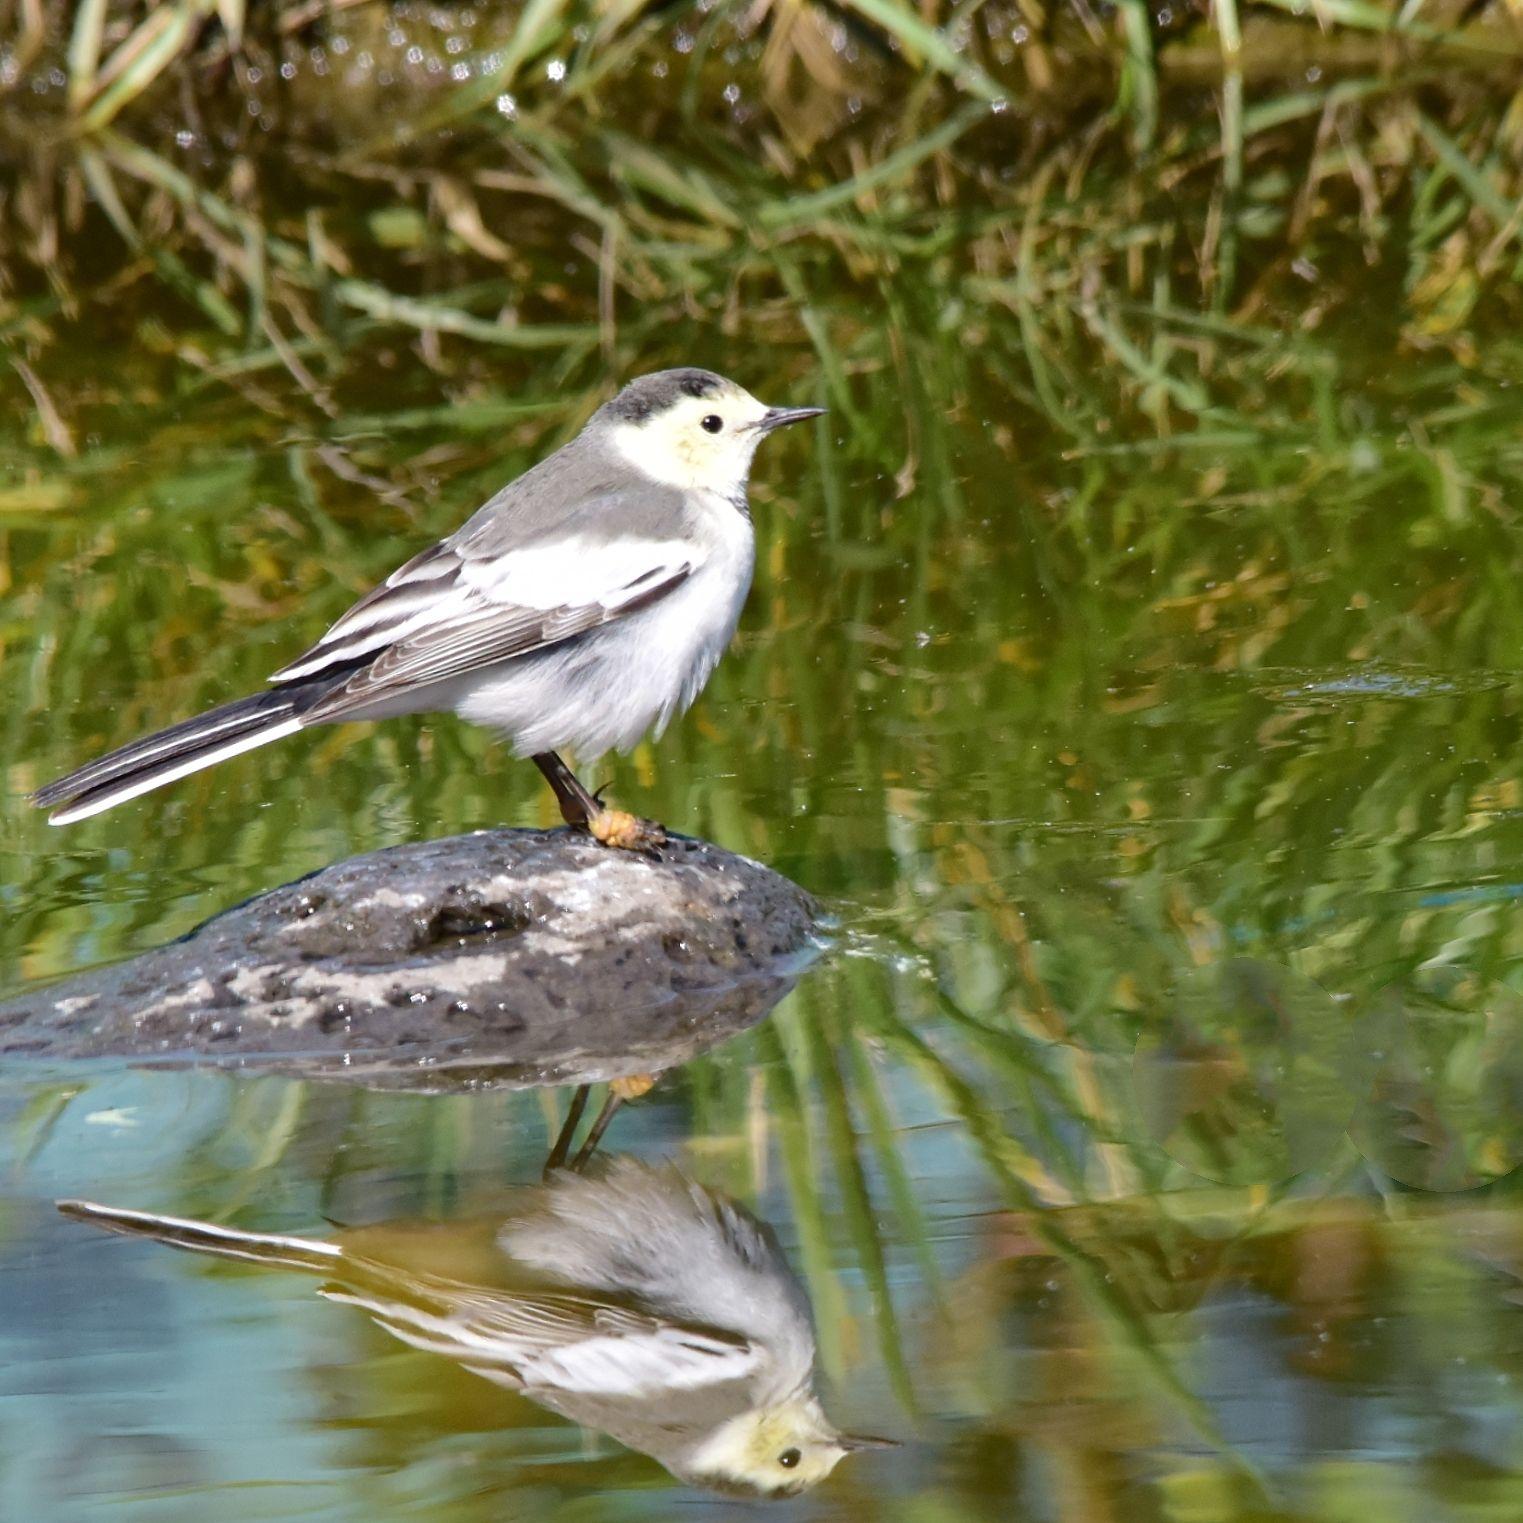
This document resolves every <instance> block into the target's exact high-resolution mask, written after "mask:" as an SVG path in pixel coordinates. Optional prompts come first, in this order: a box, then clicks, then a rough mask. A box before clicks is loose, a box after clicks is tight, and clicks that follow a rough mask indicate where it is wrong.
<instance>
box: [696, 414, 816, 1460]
mask: <svg viewBox="0 0 1523 1523" xmlns="http://www.w3.org/2000/svg"><path fill="white" fill-rule="evenodd" d="M703 426H704V428H705V429H706V430H707V431H708V432H709V433H711V434H717V433H718V432H719V430H720V429H722V428H723V427H724V419H723V418H721V417H720V416H719V414H718V413H717V412H711V413H710V414H709V415H708V417H706V418H705V419H704V420H703ZM788 1453H789V1454H792V1453H794V1451H793V1450H792V1449H790V1450H789V1451H788ZM793 1463H794V1464H795V1465H796V1464H798V1461H797V1460H794V1462H793Z"/></svg>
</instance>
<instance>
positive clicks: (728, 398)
mask: <svg viewBox="0 0 1523 1523" xmlns="http://www.w3.org/2000/svg"><path fill="white" fill-rule="evenodd" d="M766 415H767V408H766V407H765V406H764V405H763V404H762V403H760V402H758V401H757V400H756V398H755V397H753V396H752V395H751V393H750V392H749V391H746V390H744V389H743V388H741V387H739V386H736V385H733V384H730V383H726V385H724V386H723V387H721V388H719V389H718V390H716V391H714V392H712V393H710V395H708V396H706V397H682V398H680V399H679V400H678V401H677V402H675V403H673V404H672V406H670V407H668V408H665V409H664V410H663V411H661V412H659V413H656V414H654V415H653V416H651V417H649V418H645V419H643V420H642V421H641V422H639V423H621V424H620V425H619V426H618V428H617V429H616V430H615V431H614V436H613V437H614V443H615V445H616V447H617V448H618V450H619V451H620V453H621V454H622V455H623V456H624V458H625V459H626V460H628V461H629V463H630V464H631V465H632V466H633V467H634V468H635V469H636V470H637V471H639V472H640V473H641V474H642V475H644V476H647V477H649V478H650V479H651V480H652V481H659V482H661V483H663V484H664V485H666V486H674V487H680V488H681V489H682V490H684V491H709V492H718V493H719V494H720V495H721V496H725V497H731V496H734V495H735V494H736V493H737V492H738V491H740V490H742V489H743V488H744V487H745V484H746V478H747V476H748V475H749V474H750V472H751V457H752V456H753V455H754V454H755V453H756V446H757V445H758V444H759V443H760V442H761V439H762V436H763V430H762V429H761V428H760V427H759V425H760V423H761V421H762V419H763V418H765V417H766Z"/></svg>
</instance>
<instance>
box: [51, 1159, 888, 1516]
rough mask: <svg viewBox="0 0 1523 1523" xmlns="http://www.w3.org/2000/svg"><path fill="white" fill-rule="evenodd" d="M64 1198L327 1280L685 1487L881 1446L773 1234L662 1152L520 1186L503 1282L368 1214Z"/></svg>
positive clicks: (384, 1321)
mask: <svg viewBox="0 0 1523 1523" xmlns="http://www.w3.org/2000/svg"><path fill="white" fill-rule="evenodd" d="M58 1209H59V1210H60V1211H62V1212H64V1213H65V1214H66V1215H68V1216H71V1217H75V1218H77V1219H79V1220H81V1221H86V1222H90V1223H93V1224H94V1225H95V1226H98V1227H104V1228H106V1229H107V1230H108V1231H112V1232H122V1233H127V1234H129V1235H132V1236H138V1237H149V1238H154V1239H156V1240H158V1241H160V1242H164V1243H170V1244H173V1245H174V1246H175V1247H177V1248H189V1249H193V1250H195V1251H197V1252H201V1253H210V1254H216V1255H219V1256H221V1257H224V1258H233V1259H250V1260H253V1261H254V1262H256V1263H261V1264H276V1265H282V1266H284V1267H286V1268H289V1269H302V1270H307V1271H310V1272H311V1273H314V1274H318V1275H321V1276H323V1277H324V1279H325V1281H326V1282H327V1283H325V1284H324V1285H323V1286H322V1288H321V1290H320V1292H319V1294H321V1295H323V1296H326V1297H327V1298H328V1299H329V1300H333V1301H341V1302H344V1303H346V1304H348V1305H350V1306H358V1307H360V1308H362V1309H363V1310H365V1311H367V1312H369V1313H370V1315H371V1316H372V1317H373V1318H374V1319H375V1321H376V1322H378V1323H379V1324H380V1325H381V1326H382V1327H383V1328H385V1329H386V1330H387V1331H388V1332H390V1333H393V1334H395V1335H396V1336H397V1337H398V1338H401V1339H402V1340H403V1341H404V1342H407V1343H410V1344H412V1345H413V1346H414V1347H417V1348H421V1349H426V1350H428V1351H429V1352H431V1353H438V1354H445V1355H447V1356H449V1357H450V1358H453V1359H457V1360H459V1361H460V1362H461V1363H462V1364H464V1365H465V1366H466V1367H467V1368H468V1369H471V1370H473V1371H475V1372H476V1373H477V1374H478V1375H484V1376H485V1377H486V1378H487V1379H488V1380H492V1381H496V1382H497V1383H498V1384H499V1385H504V1386H507V1387H509V1388H510V1389H512V1390H516V1391H521V1392H522V1393H523V1394H524V1395H525V1396H527V1397H529V1398H530V1399H531V1400H533V1401H536V1402H538V1403H539V1404H540V1405H541V1406H544V1407H548V1408H549V1409H550V1410H551V1411H552V1412H557V1413H559V1414H560V1415H561V1416H563V1417H568V1418H570V1419H571V1420H572V1421H573V1422H577V1423H581V1424H583V1425H584V1426H585V1427H588V1428H595V1429H597V1430H599V1431H600V1432H603V1433H607V1434H610V1435H612V1436H613V1437H614V1438H616V1439H618V1440H619V1442H620V1443H622V1444H625V1445H627V1446H628V1447H629V1448H631V1449H637V1450H639V1451H640V1452H642V1453H644V1454H649V1455H650V1456H652V1458H654V1459H656V1460H659V1461H660V1463H661V1464H663V1465H664V1466H665V1467H666V1468H667V1469H668V1470H669V1471H670V1472H671V1473H672V1474H673V1475H675V1476H677V1477H678V1478H679V1479H680V1480H683V1481H686V1482H688V1483H689V1484H692V1485H698V1486H706V1487H710V1488H713V1489H718V1490H725V1491H743V1492H747V1493H750V1494H753V1495H756V1494H760V1495H763V1496H785V1495H789V1494H791V1493H794V1492H799V1491H803V1490H805V1489H806V1488H807V1487H810V1486H813V1485H815V1484H816V1483H817V1482H819V1481H821V1480H823V1479H824V1478H825V1477H826V1476H827V1475H829V1474H830V1472H831V1471H832V1470H833V1469H834V1468H835V1467H836V1465H837V1463H838V1462H839V1461H840V1459H841V1457H842V1456H843V1455H844V1454H846V1453H848V1452H849V1451H850V1450H852V1449H863V1448H872V1447H878V1446H881V1445H884V1444H886V1443H888V1442H889V1441H888V1440H884V1439H867V1438H852V1437H849V1436H847V1435H846V1434H843V1433H840V1432H838V1431H837V1430H836V1429H835V1428H834V1427H833V1426H832V1425H831V1423H830V1421H829V1419H828V1418H827V1417H826V1416H825V1413H824V1411H823V1409H822V1408H821V1406H820V1402H819V1399H818V1397H817V1396H816V1395H815V1390H814V1357H815V1341H814V1329H813V1326H812V1323H811V1320H810V1311H809V1303H808V1300H807V1299H806V1297H805V1295H804V1292H803V1289H802V1287H801V1286H800V1285H799V1283H798V1280H797V1278H796V1277H795V1276H794V1274H793V1272H792V1270H791V1269H790V1268H789V1267H788V1262H787V1260H786V1259H785V1258H784V1257H783V1253H782V1250H781V1248H780V1247H779V1246H778V1243H777V1239H776V1237H774V1235H773V1233H772V1230H771V1229H770V1228H769V1227H767V1226H765V1225H764V1224H763V1223H761V1222H759V1221H757V1219H756V1218H755V1217H753V1216H752V1215H751V1214H750V1213H749V1212H748V1211H746V1210H744V1209H743V1208H742V1207H740V1206H739V1205H737V1204H736V1203H735V1202H734V1201H732V1200H730V1199H728V1198H727V1197H725V1196H722V1195H718V1194H715V1193H714V1192H713V1191H710V1190H707V1189H704V1188H703V1187H702V1186H701V1185H697V1184H694V1183H693V1182H692V1181H690V1180H689V1179H688V1178H687V1177H686V1176H685V1175H683V1174H682V1173H680V1172H679V1171H678V1170H677V1169H675V1168H673V1167H671V1166H669V1165H668V1166H665V1167H662V1168H650V1167H647V1166H646V1165H644V1164H641V1163H637V1162H635V1161H634V1160H632V1159H628V1158H617V1159H610V1160H608V1162H607V1164H606V1165H605V1166H604V1167H603V1168H601V1169H600V1170H599V1171H598V1172H597V1173H595V1174H591V1175H588V1176H586V1177H584V1176H582V1175H579V1174H568V1173H565V1172H557V1173H555V1174H553V1175H552V1176H551V1177H550V1180H549V1182H548V1183H546V1184H545V1185H543V1186H540V1187H537V1188H532V1189H529V1190H527V1191H525V1193H524V1199H523V1202H522V1203H521V1205H520V1207H519V1209H517V1210H515V1211H514V1212H513V1214H512V1215H511V1216H510V1218H509V1220H508V1221H507V1223H506V1224H505V1225H502V1226H500V1227H497V1228H496V1230H495V1254H496V1256H497V1257H498V1258H500V1261H501V1262H500V1270H501V1273H500V1274H498V1273H497V1272H496V1269H495V1267H494V1274H493V1277H494V1278H501V1279H503V1280H505V1281H506V1282H507V1283H508V1284H509V1285H511V1287H512V1288H506V1289H505V1288H493V1287H488V1286H482V1285H478V1284H473V1283H465V1282H463V1281H460V1280H456V1279H452V1278H445V1277H443V1276H439V1275H435V1274H431V1273H426V1272H419V1271H418V1270H417V1269H416V1268H412V1267H408V1268H404V1267H401V1266H399V1265H398V1264H396V1263H395V1262H389V1261H388V1260H391V1259H395V1258H396V1257H398V1255H397V1253H396V1252H395V1245H394V1243H393V1251H392V1252H391V1253H390V1254H388V1255H386V1256H385V1257H382V1256H380V1255H378V1254H377V1253H376V1252H375V1251H374V1250H371V1251H366V1248H365V1244H366V1240H367V1231H366V1229H361V1230H360V1231H358V1232H355V1233H352V1234H349V1235H348V1240H347V1241H342V1242H322V1241H318V1240H316V1239H308V1238H299V1237H276V1236H271V1235H268V1234H265V1233H259V1232H241V1231H238V1230H237V1229H235V1228H232V1227H223V1226H218V1225H217V1224H215V1223H212V1222H197V1221H187V1220H184V1219H182V1218H180V1217H174V1216H158V1215H155V1214H153V1213H150V1212H146V1211H125V1210H118V1209H115V1208H113V1207H110V1206H99V1205H95V1204H93V1203H91V1202H89V1201H78V1200H68V1201H60V1202H59V1203H58ZM371 1230H372V1231H373V1229H371ZM418 1256H419V1255H418V1253H417V1251H416V1245H415V1247H414V1252H413V1253H412V1254H411V1257H413V1258H417V1257H418ZM519 1281H522V1285H521V1286H520V1284H519V1283H517V1282H519Z"/></svg>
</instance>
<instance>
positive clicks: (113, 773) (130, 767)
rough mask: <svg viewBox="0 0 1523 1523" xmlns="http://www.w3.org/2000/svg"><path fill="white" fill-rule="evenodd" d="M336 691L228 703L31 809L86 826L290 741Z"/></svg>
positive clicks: (61, 783) (272, 694)
mask: <svg viewBox="0 0 1523 1523" xmlns="http://www.w3.org/2000/svg"><path fill="white" fill-rule="evenodd" d="M332 685H333V684H332V682H331V681H317V682H311V683H293V684H291V685H289V686H285V687H278V688H272V689H271V690H270V691H269V692H267V693H255V694H253V695H252V696H250V697H248V698H240V699H238V700H237V701H236V702H235V703H225V704H223V706H222V707H221V708H220V709H212V710H211V711H210V713H206V714H198V715H197V716H196V717H195V718H194V719H186V720H183V721H182V722H181V723H179V724H177V725H171V726H170V727H169V728H168V729H167V730H160V731H159V732H158V733H157V734H155V735H145V736H144V737H143V738H142V739H141V740H135V741H133V742H132V743H131V745H126V746H122V747H120V748H119V749H118V750H115V751H110V752H107V754H106V755H105V756H101V757H98V758H97V759H96V760H95V761H93V762H88V763H86V765H85V766H83V767H79V768H77V769H76V770H75V771H73V772H70V773H69V774H68V775H67V776H65V777H60V778H59V779H58V780H57V781H56V782H51V783H49V784H48V785H47V787H45V788H39V789H38V790H37V792H36V793H34V794H33V795H32V802H33V803H34V804H36V805H38V806H39V807H40V808H43V809H52V808H53V806H54V805H55V804H61V805H63V807H62V808H61V809H53V813H52V814H50V815H49V816H48V823H49V824H50V825H68V824H70V823H72V822H73V821H74V820H83V819H87V818H88V817H89V816H90V815H92V814H99V813H100V812H101V811H102V810H104V809H111V808H113V807H114V806H115V805H117V804H121V803H124V802H125V801H126V800H127V799H133V798H136V797H137V796H138V795H139V794H140V793H147V792H149V790H150V789H153V788H159V787H162V786H163V784H165V783H172V782H174V781H175V779H176V778H180V777H185V776H187V775H188V774H189V773H192V772H199V771H200V770H201V769H202V768H203V767H210V766H214V765H215V764H216V763H217V762H219V761H222V760H224V759H225V758H227V757H229V756H237V755H238V753H239V752H240V751H252V750H253V749H254V747H255V746H263V745H267V744H268V743H269V742H270V741H272V740H279V739H280V738H281V736H283V735H290V734H293V733H294V732H295V731H297V730H299V729H300V728H301V723H302V721H301V716H302V715H303V714H304V713H305V712H306V711H307V710H308V709H309V708H311V706H312V705H313V704H314V703H315V702H316V701H317V700H318V699H319V698H320V697H321V696H322V695H323V694H324V693H325V692H327V691H328V689H329V688H330V687H331V686H332Z"/></svg>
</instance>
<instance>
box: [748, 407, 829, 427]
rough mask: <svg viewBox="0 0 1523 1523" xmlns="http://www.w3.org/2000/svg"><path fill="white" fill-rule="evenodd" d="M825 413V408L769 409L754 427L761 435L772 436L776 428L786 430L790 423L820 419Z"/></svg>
mask: <svg viewBox="0 0 1523 1523" xmlns="http://www.w3.org/2000/svg"><path fill="white" fill-rule="evenodd" d="M824 411H825V409H824V408H823V407H769V408H768V409H767V410H766V412H764V413H763V414H762V415H761V417H759V418H758V419H757V420H756V422H755V423H754V424H753V425H752V427H753V428H755V429H756V431H757V433H759V434H770V433H771V432H772V430H773V429H774V428H786V427H787V425H788V424H790V423H802V422H804V420H805V419H806V418H818V417H819V416H820V415H821V414H822V413H823V412H824Z"/></svg>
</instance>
